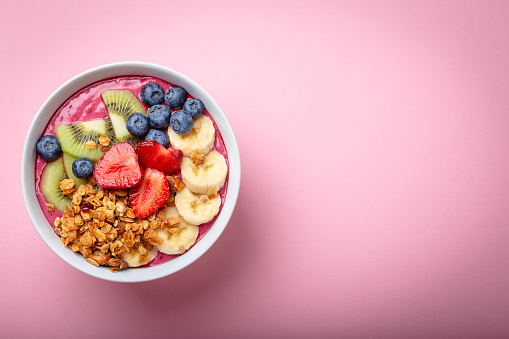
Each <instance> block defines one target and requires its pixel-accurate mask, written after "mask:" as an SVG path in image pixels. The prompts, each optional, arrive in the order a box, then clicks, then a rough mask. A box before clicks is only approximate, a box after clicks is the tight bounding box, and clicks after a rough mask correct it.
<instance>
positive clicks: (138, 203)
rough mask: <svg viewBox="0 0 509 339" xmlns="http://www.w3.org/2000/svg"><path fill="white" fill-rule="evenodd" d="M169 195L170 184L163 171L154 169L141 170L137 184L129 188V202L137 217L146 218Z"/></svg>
mask: <svg viewBox="0 0 509 339" xmlns="http://www.w3.org/2000/svg"><path fill="white" fill-rule="evenodd" d="M169 197H170V186H169V185H168V180H166V176H165V175H164V173H162V172H160V171H158V170H155V169H151V168H149V169H146V170H145V172H143V177H142V178H141V181H140V183H139V184H138V186H136V187H133V188H131V189H129V202H130V203H131V207H132V208H133V211H134V214H135V215H136V216H137V217H138V218H141V219H143V218H147V217H148V216H150V215H151V214H153V213H155V212H156V211H157V210H158V209H159V208H160V207H161V206H163V205H164V203H165V202H166V201H168V198H169Z"/></svg>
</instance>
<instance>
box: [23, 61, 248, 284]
mask: <svg viewBox="0 0 509 339" xmlns="http://www.w3.org/2000/svg"><path fill="white" fill-rule="evenodd" d="M122 75H146V76H153V77H156V78H160V79H163V80H165V81H168V82H170V83H172V84H175V85H180V86H182V87H184V88H185V89H186V90H187V91H188V93H189V94H191V95H192V96H194V97H195V98H197V99H200V100H201V101H202V102H203V104H204V105H205V108H206V109H207V111H208V112H209V113H210V115H211V116H212V118H213V119H214V121H215V122H216V124H217V126H218V128H219V131H220V132H221V135H222V137H223V140H224V143H225V145H226V149H227V151H228V158H229V162H230V168H229V180H228V192H227V195H226V201H225V203H224V206H223V209H222V211H221V213H220V214H219V216H218V218H217V219H216V222H215V223H214V225H213V226H212V227H211V228H210V230H209V231H208V232H207V234H206V235H205V236H204V237H203V238H202V239H201V240H200V241H199V242H198V243H197V244H196V245H195V246H193V247H192V248H191V249H190V250H189V251H187V252H186V253H184V254H183V255H181V256H179V257H177V258H175V259H174V260H171V261H169V262H167V263H164V264H162V265H159V266H155V267H146V268H136V269H127V270H124V271H121V272H118V273H112V272H110V270H109V269H108V268H107V267H96V266H93V265H90V264H89V263H87V262H86V261H85V260H84V259H83V257H82V256H81V255H79V254H76V253H74V252H72V251H71V250H70V249H69V248H67V247H64V245H63V244H62V242H61V241H60V238H59V237H58V236H57V235H56V234H55V233H54V231H53V229H52V227H51V225H50V224H49V223H48V221H47V220H46V218H45V216H44V214H43V212H42V210H41V207H40V205H39V202H38V200H37V196H36V194H35V178H34V173H35V159H36V150H35V145H36V143H37V140H38V139H39V138H40V137H41V135H42V133H43V131H44V128H45V127H46V124H47V123H48V121H49V120H50V119H51V116H52V115H53V114H54V113H55V111H56V110H57V109H58V108H59V107H60V105H62V104H63V103H64V102H65V101H66V100H67V99H68V98H69V97H71V96H72V95H73V94H74V93H76V92H77V91H79V90H80V89H82V88H84V87H86V86H88V85H90V84H92V83H94V82H96V81H99V80H103V79H106V78H111V77H115V76H122ZM21 184H22V190H23V197H24V199H25V206H26V208H27V211H28V215H29V216H30V219H31V220H32V223H33V225H34V227H35V229H36V230H37V232H38V233H39V235H40V236H41V238H42V239H43V240H44V242H45V243H46V244H47V245H48V246H49V247H50V248H51V249H52V250H53V251H54V252H55V253H56V254H57V255H58V256H59V257H60V258H62V259H63V260H64V261H65V262H67V263H68V264H70V265H71V266H73V267H75V268H77V269H78V270H80V271H82V272H84V273H87V274H89V275H91V276H94V277H97V278H101V279H105V280H110V281H117V282H141V281H149V280H154V279H158V278H161V277H165V276H167V275H170V274H172V273H174V272H177V271H178V270H181V269H182V268H184V267H186V266H187V265H189V264H191V263H192V262H194V261H195V260H196V259H198V258H199V257H200V256H201V255H202V254H203V253H205V252H206V251H207V250H208V249H209V248H210V246H212V244H213V243H214V242H215V241H216V240H217V239H218V238H219V236H220V235H221V233H222V232H223V230H224V229H225V227H226V225H227V224H228V221H229V220H230V217H231V215H232V213H233V210H234V208H235V204H236V202H237V197H238V194H239V188H240V156H239V149H238V145H237V141H236V139H235V135H234V134H233V130H232V128H231V126H230V124H229V122H228V120H227V119H226V116H225V115H224V113H223V111H222V110H221V108H220V107H219V106H218V105H217V103H216V102H215V101H214V99H212V97H211V96H210V95H209V94H208V93H207V92H205V90H204V89H203V88H201V87H200V86H199V85H198V84H196V83H195V82H194V81H192V80H191V79H189V78H188V77H186V76H185V75H182V74H180V73H178V72H176V71H174V70H171V69H169V68H166V67H163V66H158V65H154V64H150V63H144V62H119V63H113V64H108V65H105V66H101V67H97V68H93V69H91V70H88V71H86V72H84V73H82V74H80V75H78V76H76V77H74V78H72V79H71V80H69V81H67V82H66V83H65V84H63V85H62V86H61V87H60V88H59V89H57V90H56V91H55V92H54V93H53V94H52V95H51V96H50V97H49V98H48V99H47V100H46V102H45V103H44V104H43V105H42V107H41V108H40V109H39V112H37V114H36V115H35V117H34V120H33V121H32V124H31V125H30V129H29V130H28V134H27V137H26V140H25V146H24V148H23V155H22V162H21Z"/></svg>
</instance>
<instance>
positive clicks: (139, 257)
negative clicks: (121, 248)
mask: <svg viewBox="0 0 509 339" xmlns="http://www.w3.org/2000/svg"><path fill="white" fill-rule="evenodd" d="M142 253H143V254H142ZM156 255H157V248H156V247H152V249H151V250H150V251H148V250H147V249H146V248H145V247H143V246H139V247H138V248H133V249H131V252H124V255H123V256H122V260H124V261H125V262H126V263H127V266H128V267H138V266H141V265H145V264H148V263H149V262H151V261H152V260H154V259H155V257H156Z"/></svg>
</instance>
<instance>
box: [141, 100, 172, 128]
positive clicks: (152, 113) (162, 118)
mask: <svg viewBox="0 0 509 339" xmlns="http://www.w3.org/2000/svg"><path fill="white" fill-rule="evenodd" d="M170 115H171V111H170V109H169V108H168V107H166V106H164V105H154V106H152V107H150V109H149V110H148V112H147V118H148V123H149V125H150V128H157V129H164V128H166V127H168V125H169V124H170Z"/></svg>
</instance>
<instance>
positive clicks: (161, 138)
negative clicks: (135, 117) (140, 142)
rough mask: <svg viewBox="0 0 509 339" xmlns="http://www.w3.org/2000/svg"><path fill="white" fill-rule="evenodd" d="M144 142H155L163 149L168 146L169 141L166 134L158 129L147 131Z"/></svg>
mask: <svg viewBox="0 0 509 339" xmlns="http://www.w3.org/2000/svg"><path fill="white" fill-rule="evenodd" d="M145 140H154V141H157V142H158V143H160V144H161V145H162V146H163V147H165V148H166V147H168V146H169V145H170V139H168V134H166V133H164V132H163V131H161V130H159V129H151V130H150V131H148V133H147V136H145Z"/></svg>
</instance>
